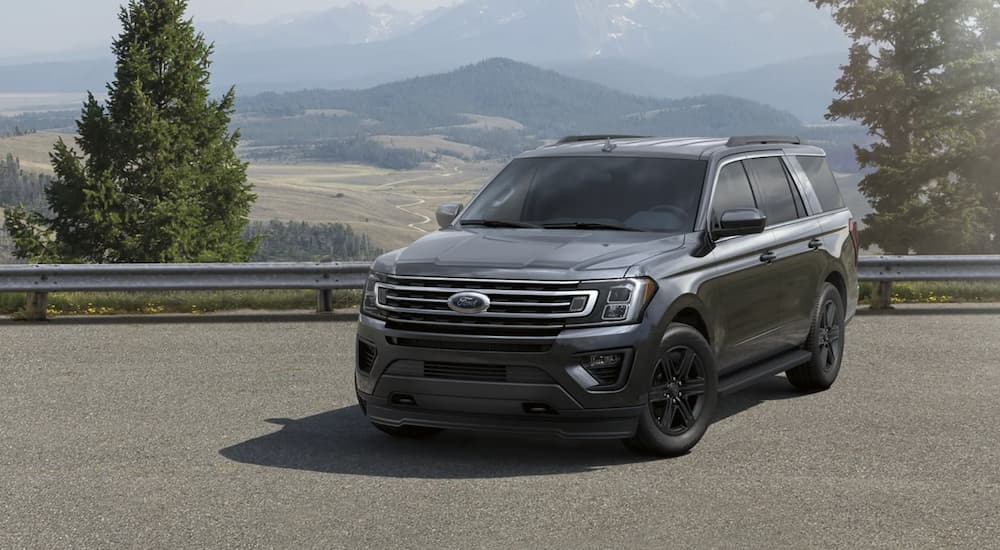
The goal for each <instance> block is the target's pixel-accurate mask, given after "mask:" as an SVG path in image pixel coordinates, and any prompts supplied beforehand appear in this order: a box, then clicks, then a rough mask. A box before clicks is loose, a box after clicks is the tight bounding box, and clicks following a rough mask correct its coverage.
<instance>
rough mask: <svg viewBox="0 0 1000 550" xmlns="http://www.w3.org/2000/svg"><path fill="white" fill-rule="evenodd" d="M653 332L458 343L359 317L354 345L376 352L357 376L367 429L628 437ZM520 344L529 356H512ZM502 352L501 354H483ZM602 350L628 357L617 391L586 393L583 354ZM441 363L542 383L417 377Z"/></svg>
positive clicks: (603, 331) (622, 329)
mask: <svg viewBox="0 0 1000 550" xmlns="http://www.w3.org/2000/svg"><path fill="white" fill-rule="evenodd" d="M651 330H652V329H651V328H649V327H647V326H646V324H644V323H643V324H637V325H625V326H617V327H600V328H588V329H574V330H564V331H563V332H562V333H561V334H560V335H559V336H556V337H554V338H539V339H534V338H532V339H524V338H503V337H486V336H457V335H439V334H424V333H415V332H409V331H398V330H391V329H388V328H386V326H385V324H384V323H382V322H381V321H378V320H376V319H372V318H370V317H367V316H362V317H361V319H360V322H359V325H358V338H359V340H360V341H362V342H364V343H365V344H367V345H368V346H372V347H373V348H374V349H375V350H376V353H375V359H374V361H372V362H371V364H370V365H365V368H364V369H363V368H361V367H360V365H359V366H358V367H356V369H355V380H356V384H357V390H358V398H359V400H360V401H361V402H362V405H363V407H364V408H365V411H366V414H367V415H368V417H369V418H370V419H371V420H372V421H375V422H378V423H382V424H387V425H390V426H403V425H410V426H425V427H433V428H446V429H462V430H477V431H478V430H481V431H499V432H510V433H534V434H545V435H550V436H558V437H565V438H584V439H597V438H601V439H603V438H624V437H629V436H631V435H632V434H634V433H635V430H636V424H637V422H638V418H639V415H640V414H641V413H642V411H643V410H644V407H645V395H643V393H642V392H643V390H642V388H641V387H642V386H643V384H641V383H636V382H635V381H636V380H645V377H646V376H648V374H649V373H648V372H646V371H647V370H648V368H649V367H645V368H643V366H644V365H650V364H651V363H652V361H651V359H650V356H651V355H652V354H653V353H654V352H655V349H653V350H650V349H648V347H649V345H650V344H649V343H650V342H656V340H655V338H653V337H652V336H653V335H652V334H651ZM428 341H430V342H433V341H446V342H447V344H448V346H449V347H461V348H463V349H461V350H458V349H440V348H436V347H424V344H425V343H427V342H428ZM400 342H407V343H408V345H400ZM413 342H418V343H421V345H420V346H419V347H418V346H414V345H412V343H413ZM523 344H528V346H525V348H526V349H530V351H516V352H515V351H511V349H512V347H511V346H514V347H515V348H516V347H517V346H521V345H523ZM498 348H499V349H503V350H504V351H489V350H491V349H498ZM654 348H655V345H654ZM608 350H625V351H626V361H625V362H624V364H623V366H622V369H623V372H622V376H621V378H620V381H621V385H620V386H616V387H614V388H612V389H588V388H589V387H590V386H592V385H593V384H592V382H593V378H588V377H587V374H586V372H585V371H583V369H582V367H581V366H580V357H579V356H580V355H581V354H587V353H594V352H602V351H608ZM440 363H445V364H449V365H470V366H473V367H475V366H487V365H501V366H506V367H507V368H514V369H532V371H533V372H538V376H536V378H537V380H533V381H532V382H531V383H525V382H524V381H483V380H470V379H461V380H459V379H443V378H437V377H435V378H429V377H427V376H425V375H424V374H423V372H424V371H423V366H424V365H426V364H440ZM368 367H370V369H369V368H368ZM581 373H582V374H581Z"/></svg>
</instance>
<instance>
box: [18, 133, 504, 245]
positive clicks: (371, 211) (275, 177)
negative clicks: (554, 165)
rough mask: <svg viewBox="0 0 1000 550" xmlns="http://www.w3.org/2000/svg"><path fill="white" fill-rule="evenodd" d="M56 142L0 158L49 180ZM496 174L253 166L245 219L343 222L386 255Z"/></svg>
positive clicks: (36, 142) (26, 145) (22, 141)
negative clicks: (250, 205)
mask: <svg viewBox="0 0 1000 550" xmlns="http://www.w3.org/2000/svg"><path fill="white" fill-rule="evenodd" d="M60 137H62V138H63V139H64V140H66V141H70V140H71V139H72V137H73V136H71V135H68V134H56V133H49V132H39V133H37V134H32V135H28V136H18V137H10V138H3V139H0V155H6V154H7V153H13V154H14V155H15V156H17V157H19V158H20V159H21V167H22V169H23V170H25V171H27V172H36V173H46V174H51V173H52V167H51V165H50V164H49V156H48V155H49V152H50V151H51V150H52V145H53V144H54V143H55V142H56V140H57V139H58V138H60ZM385 139H387V140H388V139H395V138H388V137H387V138H385ZM414 139H417V138H414ZM427 139H430V140H431V141H427V140H425V142H421V144H417V143H414V144H412V145H414V146H416V145H422V146H427V147H431V148H432V149H433V147H436V146H437V145H439V144H438V143H437V141H433V139H432V138H427ZM439 141H443V140H439ZM455 145H456V146H458V145H459V144H455ZM461 147H466V148H468V146H464V145H462V146H461ZM462 152H463V153H472V152H474V150H473V149H472V148H469V149H468V151H464V150H463V151H462ZM500 168H501V165H500V164H498V163H496V162H465V161H462V160H459V159H457V158H453V157H442V158H441V160H440V161H439V162H438V163H436V164H433V165H431V164H430V163H428V164H427V165H425V166H424V167H421V168H420V169H417V170H406V171H396V170H387V169H382V168H375V167H372V166H362V165H356V164H333V163H330V164H319V163H317V164H267V163H255V164H252V165H251V166H250V169H249V173H248V175H249V179H250V181H251V182H252V183H253V184H254V187H255V192H256V193H257V196H258V198H257V203H256V206H255V208H254V210H253V212H252V213H251V218H252V219H254V220H262V221H267V220H272V219H280V220H283V221H289V220H294V221H306V222H310V223H334V222H339V223H346V224H348V225H350V226H351V227H352V228H354V230H355V231H357V232H360V233H365V234H367V235H368V236H369V237H370V238H371V239H372V241H373V242H374V243H375V245H376V246H378V247H380V248H383V249H386V250H391V249H394V248H398V247H401V246H405V245H407V244H409V243H410V242H412V241H413V240H415V239H417V238H418V237H420V236H421V235H422V234H423V233H424V232H427V231H433V230H434V229H436V226H435V224H434V222H433V217H434V210H435V209H436V208H437V205H438V204H440V203H442V202H453V201H454V202H468V199H469V197H470V196H471V195H472V194H473V193H474V192H475V191H476V190H477V189H479V187H480V186H482V184H483V183H485V182H486V181H487V180H488V179H489V178H490V177H492V176H493V174H495V173H496V172H497V171H499V169H500Z"/></svg>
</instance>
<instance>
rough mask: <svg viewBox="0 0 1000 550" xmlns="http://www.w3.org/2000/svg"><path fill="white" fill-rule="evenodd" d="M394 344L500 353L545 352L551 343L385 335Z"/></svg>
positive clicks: (550, 346)
mask: <svg viewBox="0 0 1000 550" xmlns="http://www.w3.org/2000/svg"><path fill="white" fill-rule="evenodd" d="M386 341H387V342H389V343H390V344H392V345H394V346H404V347H409V348H424V349H448V350H461V351H492V352H500V353H545V352H547V351H549V350H550V349H552V344H551V343H548V342H546V343H528V342H525V343H521V342H462V341H457V340H425V339H416V338H393V337H391V336H387V337H386Z"/></svg>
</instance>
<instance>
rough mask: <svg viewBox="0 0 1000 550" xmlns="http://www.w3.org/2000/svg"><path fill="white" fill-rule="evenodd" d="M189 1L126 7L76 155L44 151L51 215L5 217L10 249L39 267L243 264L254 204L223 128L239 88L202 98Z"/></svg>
mask: <svg viewBox="0 0 1000 550" xmlns="http://www.w3.org/2000/svg"><path fill="white" fill-rule="evenodd" d="M186 7H187V2H186V0H130V2H129V3H128V5H127V6H126V7H123V8H122V10H121V13H120V16H119V18H120V20H121V24H122V33H121V35H120V36H119V37H118V38H117V39H116V40H115V41H114V43H113V47H112V51H113V53H114V54H115V56H116V57H117V62H116V71H115V80H114V81H113V82H112V83H111V84H109V85H108V101H107V103H106V105H102V104H100V103H99V102H98V101H97V100H96V99H95V98H94V96H93V94H90V96H89V97H88V99H87V101H86V103H85V104H84V107H83V112H82V116H81V118H80V120H79V121H78V122H77V128H78V131H79V137H77V138H76V144H77V146H78V147H79V148H80V150H81V151H82V153H78V152H77V151H76V150H74V149H71V148H70V147H69V146H67V145H66V144H65V143H64V142H63V141H62V140H60V141H59V142H58V143H57V144H56V146H55V150H54V152H53V153H52V154H51V158H52V166H53V168H54V169H55V173H56V176H57V177H56V179H55V181H53V183H52V184H51V185H50V186H49V188H48V189H47V190H46V195H47V200H48V203H49V205H50V209H51V211H52V216H51V217H44V216H42V215H40V214H29V213H26V212H25V211H24V210H23V209H13V210H11V211H8V212H7V220H6V226H7V229H8V231H9V232H10V234H11V236H12V237H13V239H14V241H15V243H16V253H17V255H18V256H19V257H22V258H33V259H35V260H37V261H84V262H98V263H111V262H124V263H134V262H185V261H245V260H246V259H248V258H249V257H250V256H251V255H252V254H253V251H254V248H255V246H256V241H253V240H244V239H243V238H242V237H241V232H242V230H243V227H244V226H245V225H246V223H247V220H248V215H249V212H250V208H251V207H252V205H253V202H254V200H255V196H254V195H253V194H252V193H251V187H250V185H249V184H248V183H247V181H246V164H244V163H243V162H241V161H240V160H239V158H238V157H237V156H236V153H235V148H236V145H237V143H238V141H239V134H238V132H237V133H230V132H229V122H230V116H231V114H232V112H233V99H234V91H233V90H232V89H230V90H229V92H228V93H226V94H225V95H224V96H223V97H222V99H221V100H213V99H210V97H209V68H210V64H211V63H210V61H209V57H210V55H211V53H212V46H211V45H208V44H206V42H205V39H204V37H203V36H202V35H201V34H200V33H198V32H196V31H195V28H194V26H193V24H192V22H191V20H190V19H185V17H184V12H185V10H186Z"/></svg>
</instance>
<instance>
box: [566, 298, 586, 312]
mask: <svg viewBox="0 0 1000 550" xmlns="http://www.w3.org/2000/svg"><path fill="white" fill-rule="evenodd" d="M585 309H587V297H586V296H577V297H575V298H573V301H572V302H570V305H569V312H570V313H580V312H581V311H583V310H585Z"/></svg>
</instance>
